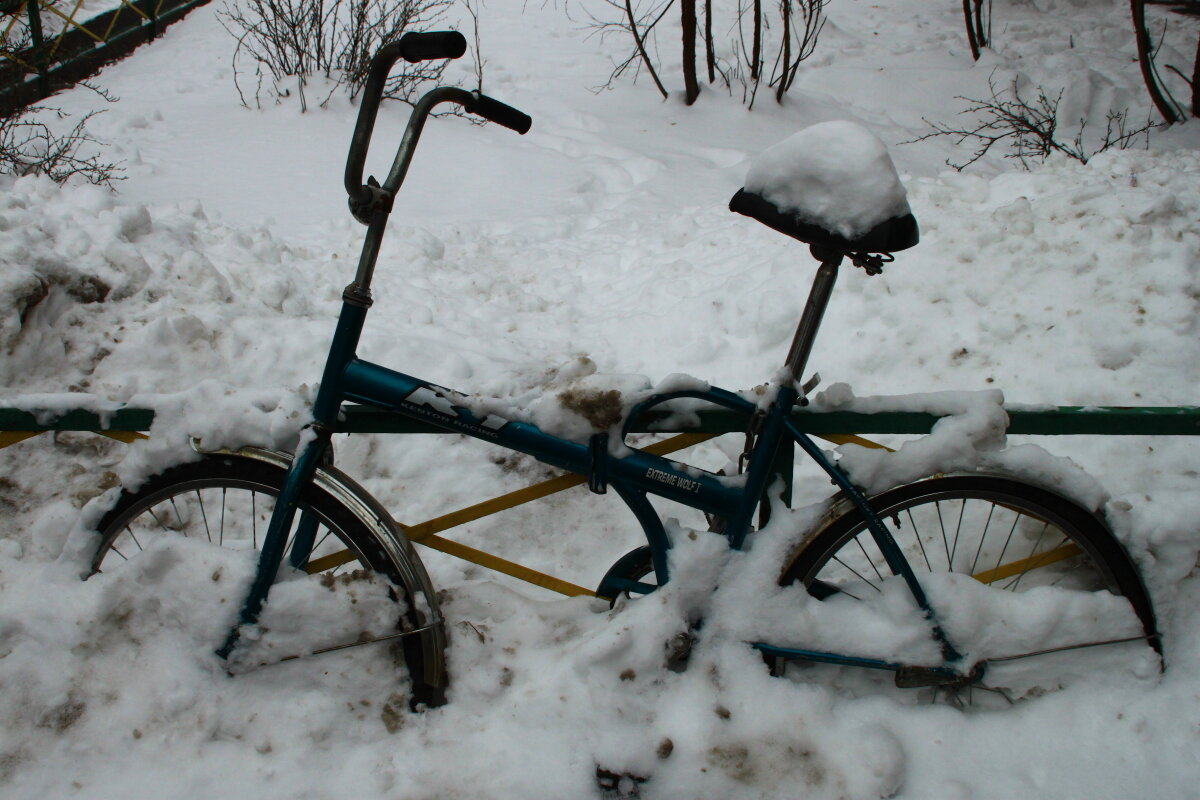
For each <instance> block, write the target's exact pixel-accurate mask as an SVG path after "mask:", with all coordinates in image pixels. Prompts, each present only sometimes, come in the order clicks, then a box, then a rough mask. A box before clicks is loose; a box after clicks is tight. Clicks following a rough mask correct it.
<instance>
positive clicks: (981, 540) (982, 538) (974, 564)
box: [963, 503, 996, 574]
mask: <svg viewBox="0 0 1200 800" xmlns="http://www.w3.org/2000/svg"><path fill="white" fill-rule="evenodd" d="M963 505H964V506H965V505H966V503H963ZM995 513H996V504H995V503H992V507H991V508H989V509H988V515H987V521H986V522H984V523H983V532H982V533H980V534H979V547H977V548H975V560H974V561H972V562H971V569H970V570H968V572H970V573H971V574H974V573H975V570H976V569H977V568H978V567H979V555H980V554H981V553H982V552H983V543H984V542H986V541H987V532H988V528H990V527H991V526H992V515H993V514H995Z"/></svg>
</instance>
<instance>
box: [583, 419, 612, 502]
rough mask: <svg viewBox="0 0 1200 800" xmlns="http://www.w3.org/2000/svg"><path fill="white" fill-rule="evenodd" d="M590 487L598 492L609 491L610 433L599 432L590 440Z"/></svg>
mask: <svg viewBox="0 0 1200 800" xmlns="http://www.w3.org/2000/svg"><path fill="white" fill-rule="evenodd" d="M588 457H589V460H590V461H591V469H589V470H588V489H590V490H591V491H592V492H595V493H596V494H605V493H607V492H608V433H597V434H596V435H594V436H593V437H592V438H591V439H589V440H588Z"/></svg>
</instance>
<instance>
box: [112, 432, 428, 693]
mask: <svg viewBox="0 0 1200 800" xmlns="http://www.w3.org/2000/svg"><path fill="white" fill-rule="evenodd" d="M286 475H287V463H286V460H284V459H283V458H282V457H274V459H273V460H266V458H265V457H264V458H254V457H249V456H246V455H242V454H236V453H220V454H210V455H205V456H203V457H202V458H201V459H200V460H199V461H194V462H190V463H187V464H181V465H179V466H176V467H172V468H170V469H168V470H165V471H164V472H162V473H159V474H158V475H155V476H154V477H152V478H150V479H149V480H148V481H147V482H146V483H145V484H144V485H142V486H141V487H140V488H139V489H138V490H137V491H122V493H121V495H120V497H119V498H118V500H117V502H116V505H114V506H113V508H112V509H111V510H110V511H108V513H106V514H105V515H104V516H103V517H102V518H101V520H100V522H99V523H98V525H97V531H98V532H99V534H100V536H99V544H98V546H97V549H96V553H95V556H94V557H93V560H92V564H91V571H92V574H96V573H103V574H105V575H109V574H112V575H120V574H122V573H123V572H125V571H126V570H129V571H130V572H131V574H135V575H136V574H137V572H136V571H137V570H138V567H137V566H136V562H138V560H139V559H144V558H145V557H146V555H147V554H148V553H152V552H155V551H160V550H162V549H164V548H187V547H205V548H214V549H210V550H209V551H207V554H208V555H206V557H209V556H211V557H212V558H215V559H217V563H219V564H220V565H221V568H222V570H224V571H225V572H227V573H229V574H237V575H239V576H241V579H242V581H243V582H245V585H242V584H241V583H239V584H238V587H237V588H230V589H228V590H225V591H228V592H229V594H230V596H229V597H228V598H227V606H228V605H232V606H235V607H236V606H237V605H238V604H239V603H240V602H242V601H243V600H244V599H245V592H246V590H247V588H248V581H249V579H250V577H252V576H253V574H254V570H255V567H256V565H257V562H258V554H259V549H260V548H261V547H262V543H263V536H264V534H265V533H266V530H267V524H268V523H269V521H270V519H271V514H272V512H273V510H274V508H275V498H276V497H277V496H278V495H279V491H280V487H281V486H282V485H283V481H284V478H285V477H286ZM342 481H343V484H346V483H349V481H348V479H345V478H343V479H342ZM299 511H300V513H299V514H297V515H296V521H295V522H294V523H293V530H292V532H291V533H290V534H289V539H290V537H291V536H292V535H294V533H295V531H296V530H297V529H298V526H299V525H301V524H306V521H307V524H315V525H316V526H317V529H316V537H315V539H314V542H315V546H314V548H313V551H312V555H311V557H310V560H309V567H308V569H307V571H298V570H293V569H291V568H290V567H289V566H288V565H287V563H286V555H285V563H284V565H282V566H281V568H280V576H279V578H278V579H277V582H276V585H275V586H274V587H273V588H272V590H271V594H270V595H269V597H268V602H267V606H266V608H265V609H264V612H263V615H262V617H261V618H260V621H259V625H258V626H257V627H258V629H259V632H260V633H262V634H263V635H262V636H261V638H260V640H259V641H258V642H256V643H249V644H247V643H243V645H239V650H243V649H246V650H250V651H251V652H250V653H241V654H238V653H236V651H235V655H237V656H238V660H239V661H244V660H246V659H247V658H249V659H250V660H251V661H252V662H254V661H262V662H264V663H270V662H272V661H278V660H282V659H287V658H289V657H292V656H298V655H305V654H308V653H319V652H324V651H326V650H333V649H339V648H340V647H342V646H344V645H352V644H357V643H361V642H370V641H373V640H377V639H387V638H389V637H395V642H398V643H399V644H400V646H401V647H400V649H401V650H402V652H403V660H404V662H405V663H406V665H407V667H408V670H409V674H410V677H411V679H412V690H413V704H414V705H415V704H417V703H425V704H429V705H437V704H440V703H441V702H444V688H445V666H444V661H443V657H444V656H443V653H442V647H443V646H444V639H443V637H442V631H441V628H440V622H439V621H438V620H436V619H432V618H431V617H433V616H436V612H433V613H431V609H430V601H429V598H426V597H424V596H423V594H424V590H423V588H422V586H421V585H420V584H421V581H420V580H419V576H418V575H417V571H419V572H420V575H424V572H423V568H421V567H420V562H419V561H416V560H415V557H414V556H409V555H408V553H407V551H406V550H405V549H404V548H407V547H410V546H408V545H407V544H406V543H404V545H403V547H398V546H397V545H396V543H390V542H387V541H384V538H383V537H381V536H380V535H378V533H377V531H375V530H373V527H372V525H371V524H369V522H370V521H371V517H372V513H371V512H374V516H375V520H378V518H379V515H380V514H382V513H383V512H382V511H381V510H379V509H368V510H367V511H366V512H364V511H363V510H362V509H359V510H358V511H357V512H356V511H355V510H352V509H351V508H349V507H347V502H346V499H345V498H343V497H337V496H335V495H334V494H333V493H332V492H331V491H330V490H329V489H328V488H326V487H322V486H319V485H317V484H316V483H313V484H311V485H309V486H308V487H307V488H306V489H305V490H304V491H303V492H302V495H301V498H300V502H299ZM290 544H291V542H290V541H289V542H288V545H289V547H290ZM184 552H185V553H186V550H185V551H184ZM225 567H227V568H228V569H227V570H225ZM221 574H222V573H221V572H214V573H213V578H212V580H213V582H214V590H216V591H222V589H221V588H220V587H217V586H215V584H216V583H217V582H218V577H219V575H221ZM396 634H408V635H403V636H398V637H397V636H396ZM375 646H379V645H375Z"/></svg>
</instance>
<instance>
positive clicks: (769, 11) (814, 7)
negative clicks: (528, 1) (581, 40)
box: [587, 0, 829, 107]
mask: <svg viewBox="0 0 1200 800" xmlns="http://www.w3.org/2000/svg"><path fill="white" fill-rule="evenodd" d="M828 2H829V0H765V2H764V0H738V2H737V4H736V7H734V8H733V10H732V11H731V12H730V13H731V16H730V17H729V19H730V20H731V25H730V30H731V31H732V33H731V38H732V41H731V43H730V48H729V50H728V51H726V52H727V55H726V57H724V58H722V57H720V56H719V55H718V51H717V43H716V36H717V34H716V32H715V25H716V24H717V23H715V22H714V19H713V2H712V0H705V3H704V5H703V9H702V10H703V13H702V14H701V13H698V11H697V4H696V0H680V2H679V7H680V23H681V28H682V33H683V48H682V58H681V62H680V64H681V67H682V72H683V77H684V84H685V87H684V101H685V102H686V103H687V104H688V105H691V103H693V102H694V101H695V99H696V97H697V96H698V95H699V91H700V90H699V84H698V81H697V66H696V60H697V58H698V52H699V51H698V50H697V48H696V46H695V39H696V37H701V38H702V39H703V45H704V47H703V53H704V63H705V67H706V72H707V75H708V82H709V84H718V83H719V84H722V85H723V86H724V87H725V88H726V89H727V90H730V91H733V90H735V89H736V87H737V86H739V85H740V86H741V87H742V89H743V100H744V101H745V102H746V103H747V104H748V105H750V106H751V107H753V105H754V98H755V97H756V96H757V93H758V89H759V87H760V86H761V85H766V86H768V87H769V88H770V89H771V91H772V93H773V94H774V96H775V100H776V101H777V102H783V98H784V95H786V94H787V91H788V90H789V89H790V88H791V87H792V84H793V83H794V82H795V80H796V75H797V73H798V71H799V68H800V64H801V62H803V61H804V60H805V59H807V58H809V57H810V56H811V55H812V54H813V51H814V50H815V48H816V45H817V40H818V39H819V37H820V35H821V31H822V30H823V29H824V27H825V6H826V5H827V4H828ZM604 5H605V6H607V10H606V11H601V12H600V13H594V12H591V11H588V12H587V13H588V15H589V17H590V21H589V23H588V24H589V27H591V28H592V29H593V30H594V31H595V32H597V33H598V34H599V35H601V36H610V35H614V34H615V35H617V36H620V37H622V38H624V37H628V40H629V42H630V44H631V49H630V50H629V51H628V53H627V54H626V55H625V56H623V57H622V58H621V59H620V60H617V61H614V64H613V69H612V72H611V73H610V74H609V76H608V79H607V81H606V82H605V83H604V85H603V86H602V87H601V88H608V87H610V86H612V84H613V83H614V82H615V81H616V80H617V79H618V78H620V77H622V76H623V75H626V74H631V75H632V76H633V77H634V78H635V79H636V78H637V76H638V75H639V74H640V73H641V71H642V70H643V69H644V70H645V71H646V72H647V73H648V74H649V75H650V78H651V80H653V81H654V85H655V87H656V88H657V89H658V92H659V94H661V95H662V96H663V97H664V98H666V97H667V96H668V91H667V88H666V86H665V85H664V84H663V81H662V79H661V78H660V77H659V74H660V72H661V69H660V67H659V62H660V58H659V46H658V30H659V27H660V23H661V22H662V21H663V19H664V18H666V17H667V14H668V12H670V11H671V10H672V9H673V8H674V7H675V5H676V0H604ZM701 20H703V24H700V23H701Z"/></svg>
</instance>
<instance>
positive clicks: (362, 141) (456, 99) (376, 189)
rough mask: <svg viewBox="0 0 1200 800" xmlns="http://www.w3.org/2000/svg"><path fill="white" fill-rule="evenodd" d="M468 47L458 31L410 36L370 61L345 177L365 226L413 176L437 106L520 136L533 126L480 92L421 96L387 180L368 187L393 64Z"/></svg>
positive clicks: (448, 90) (444, 89)
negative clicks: (370, 153)
mask: <svg viewBox="0 0 1200 800" xmlns="http://www.w3.org/2000/svg"><path fill="white" fill-rule="evenodd" d="M466 48H467V40H466V39H465V38H464V37H463V35H462V34H461V33H458V32H457V31H439V32H436V33H406V34H404V36H403V37H401V38H400V40H399V41H397V42H392V43H391V44H388V45H384V46H383V47H382V48H380V50H379V52H378V53H376V54H375V57H374V58H373V59H372V60H371V67H370V71H369V72H368V75H367V81H366V84H365V86H364V87H363V92H362V105H361V106H359V109H358V121H357V122H356V123H355V126H354V135H353V137H352V138H351V140H350V152H349V154H348V155H347V157H346V174H345V177H344V183H345V187H346V193H347V194H348V195H349V196H350V208H351V210H352V212H353V213H354V216H355V218H356V219H358V220H359V221H360V222H363V223H366V222H367V220H368V218H369V216H370V213H371V210H372V209H373V208H375V207H377V206H379V205H381V204H382V205H387V206H390V202H391V196H392V195H393V194H395V192H396V190H397V189H399V188H400V184H401V183H402V182H403V180H404V175H405V174H406V173H407V172H408V164H409V162H410V161H411V160H412V151H413V148H414V147H415V146H416V142H417V139H418V138H419V137H420V135H421V129H422V128H423V127H424V125H425V118H426V117H427V116H428V115H429V112H430V111H431V110H432V109H433V107H434V106H435V105H437V104H439V103H445V102H452V103H457V104H458V105H460V106H462V107H463V109H464V110H465V111H467V112H468V113H471V114H476V115H478V116H480V117H483V118H484V119H486V120H489V121H491V122H495V123H496V124H498V125H503V126H504V127H506V128H509V129H511V130H514V131H516V132H517V133H521V134H524V133H525V132H526V131H528V130H529V127H530V125H532V124H533V120H532V119H530V117H529V116H528V115H526V114H523V113H521V112H520V111H518V110H517V109H515V108H513V107H512V106H509V105H505V104H504V103H501V102H500V101H499V100H494V99H492V98H490V97H488V96H486V95H483V94H480V93H479V92H467V91H465V90H463V89H455V88H450V87H442V88H438V89H434V90H433V91H431V92H428V93H427V94H426V95H425V96H424V97H422V98H421V99H420V100H419V101H418V102H417V104H416V106H415V107H414V108H413V111H412V116H411V117H410V118H409V122H408V129H407V130H406V131H405V133H404V139H403V141H401V143H400V150H399V151H398V152H397V153H396V159H395V161H394V162H393V164H392V169H391V172H390V173H389V174H388V177H387V180H386V181H384V183H383V185H382V186H380V185H379V184H377V183H372V184H371V185H367V186H364V185H363V180H362V177H363V167H364V165H365V163H366V160H367V148H368V147H369V145H370V143H371V134H372V132H373V130H374V128H375V117H376V115H377V114H378V113H379V103H380V101H381V100H382V98H383V91H384V88H385V85H386V83H387V77H388V73H389V72H391V69H392V66H393V65H395V63H396V62H397V61H399V60H400V59H401V58H403V59H405V60H406V61H409V62H416V61H422V60H429V59H437V58H458V57H459V56H461V55H462V54H463V53H465V52H466Z"/></svg>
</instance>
